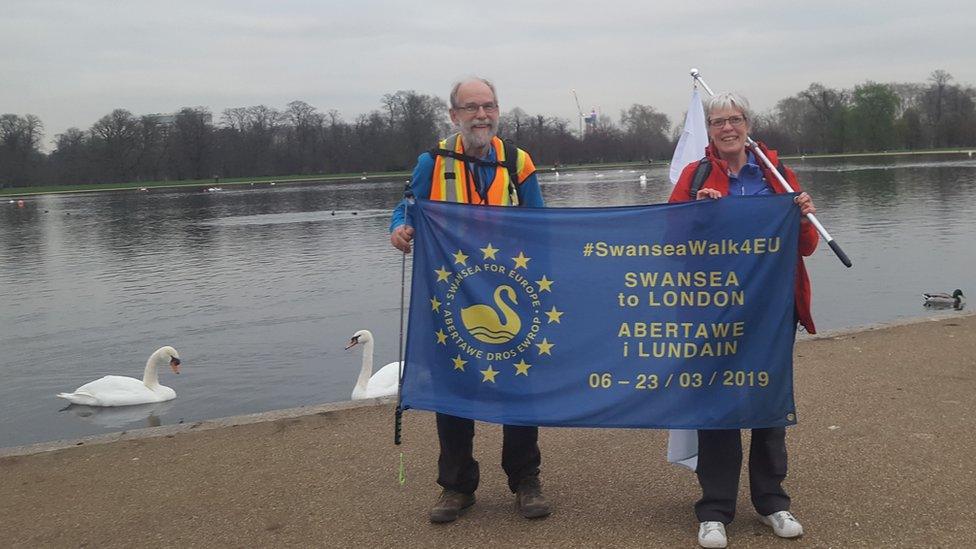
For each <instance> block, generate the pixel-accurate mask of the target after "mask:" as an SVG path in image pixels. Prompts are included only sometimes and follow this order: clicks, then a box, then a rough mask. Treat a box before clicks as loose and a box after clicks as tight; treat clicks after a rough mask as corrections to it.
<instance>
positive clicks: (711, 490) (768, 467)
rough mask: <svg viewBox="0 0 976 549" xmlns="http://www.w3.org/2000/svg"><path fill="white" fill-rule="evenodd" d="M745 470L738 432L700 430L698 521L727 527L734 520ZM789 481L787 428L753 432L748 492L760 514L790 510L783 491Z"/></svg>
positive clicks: (734, 430)
mask: <svg viewBox="0 0 976 549" xmlns="http://www.w3.org/2000/svg"><path fill="white" fill-rule="evenodd" d="M741 470H742V437H741V435H740V432H739V430H738V429H732V430H711V431H698V469H697V470H696V473H697V474H698V483H699V484H700V485H701V489H702V498H701V499H700V500H698V503H696V504H695V515H697V517H698V521H699V522H705V521H718V522H722V523H725V524H728V523H730V522H732V519H733V518H734V517H735V500H736V498H737V496H738V494H739V473H740V471H741ZM785 478H786V428H785V427H771V428H768V429H753V430H752V442H751V444H750V447H749V492H750V494H751V495H752V505H753V506H754V507H755V508H756V511H758V512H759V514H761V515H771V514H773V513H775V512H777V511H788V510H789V509H790V496H788V495H787V494H786V491H785V490H783V479H785Z"/></svg>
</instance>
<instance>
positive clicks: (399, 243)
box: [390, 225, 413, 254]
mask: <svg viewBox="0 0 976 549" xmlns="http://www.w3.org/2000/svg"><path fill="white" fill-rule="evenodd" d="M411 240H413V227H408V226H407V225H400V226H399V227H397V228H396V229H393V232H392V233H390V244H393V247H394V248H396V249H398V250H400V251H401V252H403V253H405V254H408V253H410V241H411Z"/></svg>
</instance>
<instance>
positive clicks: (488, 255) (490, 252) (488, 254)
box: [481, 242, 498, 259]
mask: <svg viewBox="0 0 976 549" xmlns="http://www.w3.org/2000/svg"><path fill="white" fill-rule="evenodd" d="M481 253H483V254H485V257H484V259H495V254H497V253H498V248H492V247H491V242H489V243H488V246H487V247H485V248H481Z"/></svg>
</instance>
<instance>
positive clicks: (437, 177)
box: [430, 134, 535, 206]
mask: <svg viewBox="0 0 976 549" xmlns="http://www.w3.org/2000/svg"><path fill="white" fill-rule="evenodd" d="M491 146H492V147H493V148H494V149H495V158H497V159H498V162H497V164H498V167H497V168H495V178H494V179H493V180H492V182H491V185H490V186H489V187H488V196H487V197H486V198H485V199H483V198H482V197H481V196H479V195H478V192H477V191H476V189H477V186H476V184H475V180H474V176H473V174H472V173H471V172H470V170H468V166H467V162H465V161H464V160H461V159H459V158H454V157H452V156H448V155H447V154H444V153H439V152H438V151H439V150H440V151H453V152H455V153H457V154H462V155H463V154H464V145H463V143H462V141H461V135H460V134H454V135H452V136H451V137H448V138H447V139H444V140H442V141H441V142H440V143H438V147H439V148H438V149H434V150H432V151H431V155H433V157H434V173H433V176H432V178H431V185H430V199H431V200H443V201H446V202H461V203H465V204H488V205H491V206H518V194H517V193H516V192H515V189H516V185H521V184H522V183H524V182H525V180H526V179H528V178H529V176H530V175H532V174H533V173H535V165H534V164H533V163H532V158H530V157H529V154H528V153H526V152H525V151H523V150H522V149H518V148H515V147H506V146H505V143H504V142H502V140H501V139H499V138H498V137H497V136H496V137H494V138H492V140H491ZM511 151H514V153H515V156H516V159H515V165H514V166H511V165H510V163H509V162H507V158H506V154H511ZM510 168H513V169H510ZM511 173H514V174H515V178H516V179H517V180H518V181H517V182H516V183H514V184H513V182H512V177H511V175H510V174H511Z"/></svg>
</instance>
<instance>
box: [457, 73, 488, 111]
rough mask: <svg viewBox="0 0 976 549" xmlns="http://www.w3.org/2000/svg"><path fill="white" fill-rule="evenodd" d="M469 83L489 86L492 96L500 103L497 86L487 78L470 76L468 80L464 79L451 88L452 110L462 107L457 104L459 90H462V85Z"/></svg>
mask: <svg viewBox="0 0 976 549" xmlns="http://www.w3.org/2000/svg"><path fill="white" fill-rule="evenodd" d="M468 82H481V83H482V84H484V85H486V86H488V89H490V90H491V95H492V96H494V98H495V103H498V92H496V91H495V85H494V84H492V83H491V80H488V79H487V78H482V77H480V76H469V77H467V78H462V79H460V80H458V81H457V82H455V83H454V85H453V86H452V87H451V108H452V109H456V108H458V107H460V105H458V103H457V95H458V90H459V89H460V88H461V86H462V85H464V84H467V83H468Z"/></svg>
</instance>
